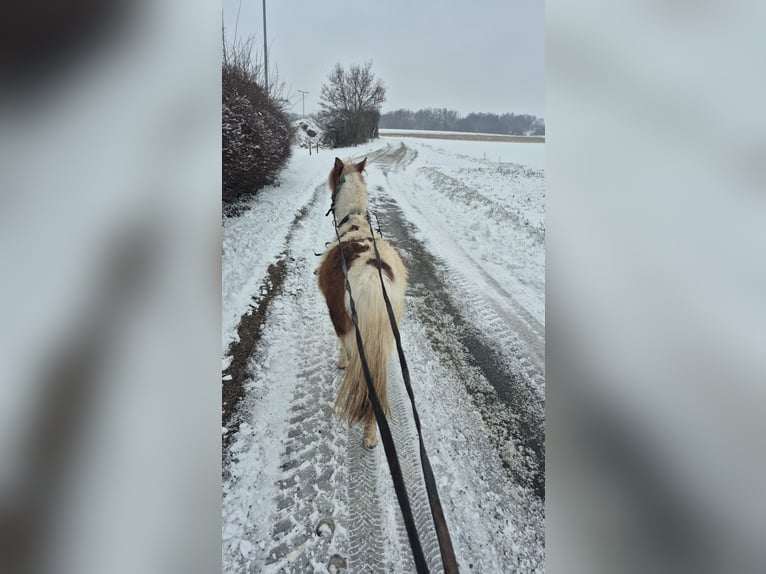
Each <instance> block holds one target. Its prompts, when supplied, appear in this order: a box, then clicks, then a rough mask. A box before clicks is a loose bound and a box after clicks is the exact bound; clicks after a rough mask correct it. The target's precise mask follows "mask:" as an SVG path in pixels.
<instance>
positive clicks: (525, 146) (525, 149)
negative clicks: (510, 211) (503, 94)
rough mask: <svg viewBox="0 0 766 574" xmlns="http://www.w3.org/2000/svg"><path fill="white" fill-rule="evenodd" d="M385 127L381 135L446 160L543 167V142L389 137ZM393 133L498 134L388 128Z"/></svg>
mask: <svg viewBox="0 0 766 574" xmlns="http://www.w3.org/2000/svg"><path fill="white" fill-rule="evenodd" d="M386 131H387V130H380V136H381V138H384V139H387V140H390V141H392V142H394V141H397V142H399V141H402V142H405V143H406V144H407V145H413V146H417V147H418V148H420V147H424V148H425V149H430V150H433V151H435V152H440V153H442V154H443V155H444V156H445V159H446V160H447V161H450V159H449V158H450V157H453V156H466V157H471V158H474V159H484V160H488V161H490V162H497V163H516V164H519V165H524V166H526V167H530V168H535V169H545V144H543V143H526V142H504V141H471V140H452V139H427V140H423V139H421V138H415V137H412V138H407V137H399V136H396V137H393V136H391V137H389V136H388V135H386ZM390 131H391V132H396V133H407V132H410V133H413V134H415V133H423V134H460V135H488V136H492V135H495V136H497V135H498V134H461V132H426V131H423V132H418V131H416V130H390Z"/></svg>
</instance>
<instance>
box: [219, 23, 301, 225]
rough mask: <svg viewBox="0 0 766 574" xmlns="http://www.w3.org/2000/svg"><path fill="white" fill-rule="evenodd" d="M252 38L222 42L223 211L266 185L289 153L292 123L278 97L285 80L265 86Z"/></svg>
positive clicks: (227, 211) (232, 209)
mask: <svg viewBox="0 0 766 574" xmlns="http://www.w3.org/2000/svg"><path fill="white" fill-rule="evenodd" d="M252 46H253V38H252V37H251V38H250V39H248V40H247V41H245V42H242V43H240V44H238V45H236V46H234V47H227V46H226V44H225V43H224V51H223V64H222V72H221V83H222V88H223V89H222V96H223V102H222V125H221V137H222V154H223V192H222V200H223V205H224V213H225V214H227V215H228V214H232V213H235V212H237V211H239V209H240V208H241V207H242V206H243V204H246V203H247V200H248V199H250V198H252V197H253V196H254V195H255V193H256V192H257V191H258V190H259V189H261V188H262V187H263V186H265V185H269V184H272V183H274V182H275V180H276V177H277V175H278V174H279V172H280V171H281V170H282V168H283V167H284V166H285V164H286V163H287V160H288V159H289V157H290V124H289V121H288V119H287V115H286V114H285V110H284V102H285V101H286V100H284V99H282V98H281V94H282V92H283V90H284V83H283V82H279V81H278V80H277V81H275V82H274V83H273V84H272V85H270V86H269V91H268V93H267V92H266V90H265V89H264V87H263V84H262V78H263V65H262V64H261V62H260V60H259V59H258V57H257V55H254V53H253V49H252Z"/></svg>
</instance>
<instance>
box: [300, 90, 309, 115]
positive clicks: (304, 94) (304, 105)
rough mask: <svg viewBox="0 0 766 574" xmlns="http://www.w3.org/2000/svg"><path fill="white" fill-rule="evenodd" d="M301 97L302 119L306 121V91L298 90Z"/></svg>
mask: <svg viewBox="0 0 766 574" xmlns="http://www.w3.org/2000/svg"><path fill="white" fill-rule="evenodd" d="M298 91H299V92H300V93H301V94H302V95H303V119H306V94H308V92H307V91H306V90H298Z"/></svg>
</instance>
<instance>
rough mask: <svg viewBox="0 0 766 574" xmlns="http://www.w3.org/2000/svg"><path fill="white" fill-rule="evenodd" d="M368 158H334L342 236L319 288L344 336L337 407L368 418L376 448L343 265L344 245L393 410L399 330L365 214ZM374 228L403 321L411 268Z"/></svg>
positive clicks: (370, 351)
mask: <svg viewBox="0 0 766 574" xmlns="http://www.w3.org/2000/svg"><path fill="white" fill-rule="evenodd" d="M366 163H367V158H364V159H363V160H362V161H360V162H359V163H353V161H351V160H350V159H349V160H347V161H346V162H343V161H342V160H340V159H339V158H335V165H334V166H333V168H332V171H330V177H329V178H328V185H329V186H330V192H331V194H332V203H333V206H334V210H335V217H336V221H337V223H338V234H339V235H340V238H341V244H338V240H337V236H334V237H333V239H334V241H332V242H331V243H330V244H329V245H328V247H327V249H326V250H325V252H324V254H323V255H322V259H321V261H320V264H319V269H318V270H317V275H318V278H319V289H320V290H321V291H322V293H323V294H324V297H325V300H326V302H327V309H328V310H329V312H330V319H331V320H332V324H333V327H335V334H336V335H337V336H338V338H339V339H340V357H339V359H338V368H340V369H344V368H345V369H346V373H345V375H344V377H343V381H342V382H341V384H340V386H339V387H338V393H337V396H336V398H335V412H336V414H337V415H338V417H339V418H340V419H341V420H347V421H348V423H349V425H352V424H354V423H356V422H364V439H363V441H364V446H365V447H367V448H373V447H375V445H376V444H377V443H378V438H377V426H376V424H375V413H374V412H373V410H372V403H371V402H370V399H369V397H368V393H367V384H366V382H365V379H364V374H363V371H362V363H361V361H360V359H359V352H358V350H357V346H356V333H355V328H354V324H353V323H352V321H351V307H350V304H349V298H348V293H347V292H346V288H345V281H344V277H343V269H342V267H341V248H342V249H343V256H344V257H345V259H346V265H347V266H348V280H349V283H350V285H351V294H352V295H353V297H354V302H355V304H356V313H357V318H358V321H359V330H360V333H361V335H362V342H363V344H364V352H365V357H366V358H367V364H368V366H369V368H370V374H371V375H372V381H373V384H374V386H375V391H376V392H377V395H378V398H379V400H380V404H381V406H382V407H383V412H384V413H385V414H386V416H388V415H389V413H390V409H389V406H388V398H387V392H386V370H387V366H388V360H389V357H390V356H391V350H392V348H393V344H394V335H393V333H392V331H391V325H390V323H389V319H388V314H387V312H386V304H385V301H384V300H383V291H382V289H381V286H380V276H379V274H378V267H377V260H376V258H375V251H374V249H373V245H372V237H371V236H370V225H369V224H368V222H367V218H366V216H367V186H366V184H365V181H364V177H363V175H362V172H363V171H364V167H365V164H366ZM374 233H375V241H376V243H377V246H378V252H379V253H380V260H381V269H382V270H383V282H384V283H385V286H386V291H387V293H388V297H389V299H390V301H391V306H392V308H393V310H394V316H395V318H396V322H397V324H398V323H399V321H400V319H401V317H402V313H403V312H404V291H405V288H406V286H407V269H406V267H405V265H404V262H403V261H402V258H401V257H400V256H399V254H398V253H397V252H396V250H395V249H394V248H393V247H392V246H391V245H390V244H389V243H388V242H386V241H384V240H383V239H382V237H381V235H380V234H379V233H377V232H374Z"/></svg>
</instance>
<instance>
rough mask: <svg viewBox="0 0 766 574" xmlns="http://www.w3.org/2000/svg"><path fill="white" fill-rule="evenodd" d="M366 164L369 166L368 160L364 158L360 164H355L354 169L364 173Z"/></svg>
mask: <svg viewBox="0 0 766 574" xmlns="http://www.w3.org/2000/svg"><path fill="white" fill-rule="evenodd" d="M366 164H367V158H364V159H363V160H362V161H360V162H359V163H355V164H354V167H355V168H356V171H358V172H359V173H362V172H363V171H364V166H365V165H366Z"/></svg>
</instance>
